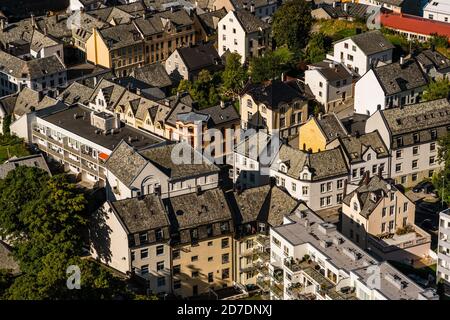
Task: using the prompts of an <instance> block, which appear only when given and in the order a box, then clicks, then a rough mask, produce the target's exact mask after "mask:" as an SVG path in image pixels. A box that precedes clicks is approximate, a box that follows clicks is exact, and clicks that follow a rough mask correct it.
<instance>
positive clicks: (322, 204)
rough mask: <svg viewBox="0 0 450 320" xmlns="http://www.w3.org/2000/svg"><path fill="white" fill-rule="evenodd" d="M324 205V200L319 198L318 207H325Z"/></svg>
mask: <svg viewBox="0 0 450 320" xmlns="http://www.w3.org/2000/svg"><path fill="white" fill-rule="evenodd" d="M325 205H326V202H325V198H320V206H321V207H325Z"/></svg>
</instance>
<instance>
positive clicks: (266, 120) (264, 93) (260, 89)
mask: <svg viewBox="0 0 450 320" xmlns="http://www.w3.org/2000/svg"><path fill="white" fill-rule="evenodd" d="M239 102H240V113H241V127H242V128H243V129H249V128H263V129H265V130H267V133H268V134H273V133H274V132H278V131H279V134H280V137H288V136H293V135H296V134H297V132H298V128H299V127H300V125H301V124H302V123H304V122H305V121H306V120H307V119H308V117H309V107H308V98H307V97H306V95H305V93H304V92H303V90H302V89H301V88H300V87H299V85H298V83H297V82H296V81H295V80H294V81H285V82H282V81H278V80H274V81H269V82H267V83H263V84H252V83H249V84H247V86H246V87H245V88H244V90H243V93H242V94H241V96H240V99H239Z"/></svg>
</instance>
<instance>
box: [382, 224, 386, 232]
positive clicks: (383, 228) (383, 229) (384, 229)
mask: <svg viewBox="0 0 450 320" xmlns="http://www.w3.org/2000/svg"><path fill="white" fill-rule="evenodd" d="M385 231H386V222H383V223H382V224H381V232H385Z"/></svg>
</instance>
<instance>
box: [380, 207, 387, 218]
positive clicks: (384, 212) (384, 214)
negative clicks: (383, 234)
mask: <svg viewBox="0 0 450 320" xmlns="http://www.w3.org/2000/svg"><path fill="white" fill-rule="evenodd" d="M385 216H386V208H383V211H382V212H381V217H385Z"/></svg>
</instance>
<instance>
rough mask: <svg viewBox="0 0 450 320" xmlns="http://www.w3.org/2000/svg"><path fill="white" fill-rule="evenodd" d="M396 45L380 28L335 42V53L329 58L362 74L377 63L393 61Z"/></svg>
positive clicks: (328, 57)
mask: <svg viewBox="0 0 450 320" xmlns="http://www.w3.org/2000/svg"><path fill="white" fill-rule="evenodd" d="M393 50H394V46H393V45H392V44H391V43H390V42H389V41H388V40H387V39H386V38H385V37H384V36H383V34H382V33H381V32H380V31H379V30H375V31H368V32H365V33H360V34H357V35H355V36H352V37H348V38H345V39H342V40H339V41H337V42H335V43H334V46H333V54H332V55H330V54H329V55H327V59H330V60H333V61H335V62H337V63H342V64H344V65H345V66H346V67H347V68H348V69H350V70H352V71H354V72H355V73H356V74H358V75H360V76H362V75H364V74H365V73H366V72H367V71H368V70H370V69H371V68H372V67H373V66H374V65H376V63H378V62H380V61H381V62H383V63H386V64H389V63H391V62H392V54H393Z"/></svg>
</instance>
